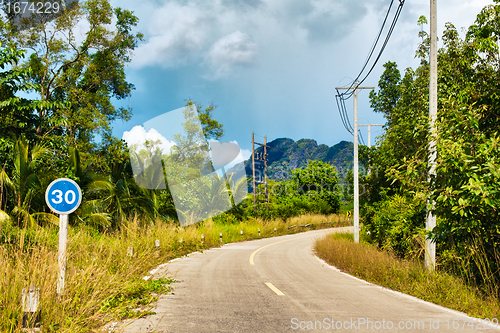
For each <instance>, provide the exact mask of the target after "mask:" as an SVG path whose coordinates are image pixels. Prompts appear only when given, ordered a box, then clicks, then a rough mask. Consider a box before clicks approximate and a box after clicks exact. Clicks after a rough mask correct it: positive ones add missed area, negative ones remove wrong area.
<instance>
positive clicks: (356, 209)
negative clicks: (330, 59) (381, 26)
mask: <svg viewBox="0 0 500 333" xmlns="http://www.w3.org/2000/svg"><path fill="white" fill-rule="evenodd" d="M351 88H352V87H337V88H335V89H337V90H340V89H351ZM358 89H375V87H359V86H355V87H354V94H353V96H354V117H353V122H354V131H353V136H354V168H353V176H354V214H353V215H354V216H353V217H354V242H355V243H359V162H358Z"/></svg>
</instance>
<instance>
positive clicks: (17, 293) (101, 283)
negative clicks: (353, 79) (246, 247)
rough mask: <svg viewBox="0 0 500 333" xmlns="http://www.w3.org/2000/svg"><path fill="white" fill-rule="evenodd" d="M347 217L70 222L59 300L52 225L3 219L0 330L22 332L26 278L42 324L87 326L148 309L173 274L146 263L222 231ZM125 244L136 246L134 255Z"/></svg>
mask: <svg viewBox="0 0 500 333" xmlns="http://www.w3.org/2000/svg"><path fill="white" fill-rule="evenodd" d="M349 224H350V221H348V220H347V219H346V217H345V216H344V215H330V216H325V215H304V216H300V217H294V218H290V219H287V220H286V221H284V220H281V219H275V220H273V221H265V220H262V219H260V218H256V219H251V220H245V221H240V222H237V223H234V224H224V223H217V222H214V221H213V220H207V221H205V222H203V223H200V224H197V225H190V226H188V227H186V228H181V227H179V225H178V224H176V223H175V221H170V222H164V221H156V223H154V224H146V225H144V223H142V222H141V221H140V220H138V219H128V220H126V221H125V222H124V224H123V227H122V228H121V229H120V230H116V231H113V232H109V233H100V232H97V231H96V230H95V229H92V228H88V227H84V226H79V227H75V228H70V230H69V236H68V238H69V244H68V259H67V264H68V267H67V272H66V287H65V293H64V295H63V296H62V299H61V300H60V301H58V299H57V295H56V281H57V274H58V264H57V255H58V252H57V251H58V235H57V231H58V230H57V228H56V227H46V228H36V229H35V228H32V229H26V228H18V227H14V226H9V225H5V224H3V225H2V229H1V230H0V237H1V240H2V244H1V245H0V295H2V297H1V298H0V331H1V332H21V328H22V316H23V312H22V302H21V292H22V289H23V288H25V287H27V286H30V285H35V286H37V287H38V288H40V295H41V317H40V318H41V325H42V326H43V331H44V332H90V331H92V330H96V329H98V328H100V327H102V326H103V325H105V324H106V323H109V322H114V321H120V320H123V319H126V318H138V317H142V316H146V315H148V314H151V313H152V311H151V305H152V304H154V301H155V300H156V299H157V297H158V295H159V294H166V293H170V292H175V291H174V290H171V289H170V283H171V282H173V281H172V280H171V279H169V278H167V277H164V278H161V279H157V280H144V279H143V277H144V276H146V275H147V274H148V271H150V270H151V269H153V268H155V267H156V266H158V265H159V264H162V263H166V262H168V261H169V260H170V259H173V258H177V257H180V256H183V255H186V254H188V253H191V252H194V251H201V250H203V249H208V248H211V247H217V246H220V245H221V242H220V233H222V235H223V236H222V240H223V243H227V242H237V241H242V240H247V239H255V238H259V232H258V230H259V229H260V231H261V235H260V237H262V238H264V237H273V236H276V235H283V234H289V233H296V232H301V231H306V230H311V229H316V228H325V227H332V226H334V227H336V226H346V225H349ZM306 225H308V226H307V227H305V226H306ZM275 228H276V232H275V231H274V229H275ZM241 230H243V235H241V233H240V231H241ZM202 234H203V235H204V238H203V242H202V239H201V235H202ZM157 239H158V240H159V241H160V247H159V248H158V249H157V248H156V247H155V241H156V240H157ZM129 247H133V249H134V250H133V252H134V254H133V256H132V257H131V256H129V255H128V250H129Z"/></svg>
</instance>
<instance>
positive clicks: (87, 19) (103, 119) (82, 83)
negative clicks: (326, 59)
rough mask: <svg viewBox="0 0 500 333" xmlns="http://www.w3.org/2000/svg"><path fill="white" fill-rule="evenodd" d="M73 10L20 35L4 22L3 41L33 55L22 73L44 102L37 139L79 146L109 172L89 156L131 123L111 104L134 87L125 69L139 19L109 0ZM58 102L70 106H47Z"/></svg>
mask: <svg viewBox="0 0 500 333" xmlns="http://www.w3.org/2000/svg"><path fill="white" fill-rule="evenodd" d="M73 5H74V6H73V8H71V9H70V10H69V9H67V10H66V12H65V13H64V15H61V16H59V17H57V18H56V19H54V20H53V21H50V22H44V21H43V20H42V21H41V22H40V24H38V25H36V26H34V27H32V28H30V29H26V30H22V31H19V30H18V29H17V27H16V26H15V25H12V24H10V23H9V22H7V21H6V18H4V19H3V21H2V22H0V39H1V40H2V41H3V42H4V43H5V44H6V45H8V46H9V47H10V46H13V47H17V48H22V49H28V50H29V51H30V53H31V54H30V57H29V59H28V60H27V61H24V62H23V63H22V64H21V68H24V69H27V68H30V69H31V73H30V75H29V79H30V80H29V82H30V83H31V84H32V90H33V91H35V92H36V93H37V94H38V96H39V98H40V104H39V105H38V107H37V108H36V110H35V113H36V118H37V124H36V131H35V133H36V136H37V137H38V138H43V137H47V136H49V135H56V136H57V137H58V140H59V141H62V142H63V144H65V145H69V146H75V147H78V148H79V149H80V151H81V153H82V154H84V155H85V157H86V158H87V159H90V160H92V162H91V164H92V166H93V168H95V169H99V168H101V169H105V168H106V163H105V162H104V161H103V160H102V158H101V157H99V155H97V154H91V153H92V152H94V151H95V150H97V149H98V147H97V146H98V145H97V144H96V143H95V142H94V138H95V136H96V135H97V134H101V135H102V136H105V135H110V134H111V123H112V122H113V121H114V120H117V119H122V120H127V119H129V118H130V115H131V110H130V109H125V108H115V107H114V106H113V104H112V99H113V98H115V99H123V98H126V97H128V96H130V93H131V91H132V90H133V88H134V87H133V85H132V84H130V83H128V82H127V81H126V78H125V71H124V69H125V64H126V63H127V62H129V61H130V58H129V53H130V51H132V50H133V49H134V48H135V47H136V46H137V42H138V41H139V40H140V39H141V38H142V35H141V34H139V33H138V34H133V33H132V32H131V30H132V28H133V27H134V26H136V25H137V22H138V20H137V17H135V16H134V15H133V13H132V12H130V11H128V10H123V9H121V8H115V9H113V8H112V7H111V6H110V4H109V1H108V0H87V1H83V2H81V3H78V2H75V3H73ZM61 8H62V7H61ZM113 22H114V27H113V28H112V26H111V24H112V23H113ZM83 23H85V24H86V25H88V27H89V28H88V30H87V31H86V32H85V34H84V36H83V40H81V41H79V40H78V33H77V32H78V30H79V29H80V27H81V26H82V24H83ZM55 101H59V102H66V104H65V105H64V107H63V106H61V105H58V106H56V107H54V106H51V104H48V103H51V102H55ZM42 106H47V107H42ZM108 171H109V170H108Z"/></svg>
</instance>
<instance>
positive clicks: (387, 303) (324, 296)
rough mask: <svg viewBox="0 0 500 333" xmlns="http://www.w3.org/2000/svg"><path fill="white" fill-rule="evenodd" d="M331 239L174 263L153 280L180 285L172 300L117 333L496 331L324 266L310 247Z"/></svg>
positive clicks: (295, 240) (248, 245)
mask: <svg viewBox="0 0 500 333" xmlns="http://www.w3.org/2000/svg"><path fill="white" fill-rule="evenodd" d="M341 229H343V228H341ZM337 230H338V229H337ZM329 232H334V230H333V229H328V230H316V231H310V232H306V233H300V234H295V235H287V236H282V237H275V238H267V239H260V240H254V241H247V242H241V243H233V244H227V245H224V246H223V247H221V248H216V249H211V250H208V251H205V252H204V253H195V254H192V255H190V256H188V257H184V258H181V259H178V260H175V261H173V262H171V263H169V264H168V265H165V266H163V267H162V268H161V269H158V270H157V272H156V273H155V274H154V275H155V276H162V275H163V276H165V275H166V276H169V277H174V278H175V279H176V280H178V281H179V282H178V283H176V284H175V292H174V295H165V296H162V297H161V298H160V300H159V302H158V305H157V307H156V309H155V310H154V311H155V312H156V313H157V314H156V315H153V316H150V317H148V318H144V319H139V320H135V321H133V322H130V321H128V322H125V323H122V325H121V329H116V330H115V332H118V331H119V332H130V333H131V332H134V333H135V332H172V333H183V332H193V333H200V332H207V333H214V332H252V333H255V332H266V333H267V332H328V331H351V332H391V331H392V332H405V331H408V332H477V331H480V330H486V329H488V331H489V332H494V331H497V330H495V329H494V328H493V327H491V326H486V325H485V324H482V323H479V322H472V320H471V319H470V318H467V317H465V316H464V315H463V314H461V313H458V312H454V311H451V310H448V309H445V308H442V307H438V306H435V305H433V304H430V303H427V302H423V301H421V300H418V299H415V298H413V297H409V296H406V295H402V294H400V293H395V292H392V291H389V290H387V289H384V288H381V287H379V286H376V285H372V284H369V283H367V282H364V281H361V280H359V279H356V278H353V277H351V276H349V275H347V274H344V273H341V272H340V271H338V270H336V269H334V268H332V267H331V266H329V265H327V264H325V263H324V262H322V261H320V260H319V259H318V258H317V257H315V256H314V254H313V252H312V245H313V242H314V240H315V239H317V238H319V237H322V236H323V235H325V234H326V233H329ZM499 332H500V331H499Z"/></svg>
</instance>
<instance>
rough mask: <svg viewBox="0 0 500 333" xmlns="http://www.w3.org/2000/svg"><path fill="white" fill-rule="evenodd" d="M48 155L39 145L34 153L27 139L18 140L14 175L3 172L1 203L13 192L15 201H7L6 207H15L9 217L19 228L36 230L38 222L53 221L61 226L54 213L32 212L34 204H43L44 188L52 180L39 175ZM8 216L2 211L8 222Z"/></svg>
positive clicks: (0, 185) (0, 212)
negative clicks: (27, 226) (41, 165)
mask: <svg viewBox="0 0 500 333" xmlns="http://www.w3.org/2000/svg"><path fill="white" fill-rule="evenodd" d="M48 152H49V150H48V149H46V148H45V147H43V146H42V145H39V144H36V145H35V146H33V148H32V149H31V151H30V149H29V145H28V143H27V142H26V139H24V138H21V139H19V140H17V141H16V144H15V146H14V150H13V154H14V169H13V172H12V176H11V177H9V175H8V174H7V172H6V171H5V167H4V168H3V169H2V171H1V172H0V204H1V203H2V201H3V200H4V198H3V196H4V195H5V196H7V195H8V194H10V193H12V194H11V198H13V200H10V202H9V200H8V199H7V200H6V202H7V203H6V205H5V206H6V209H7V207H8V206H9V203H10V205H11V206H13V208H12V209H11V211H10V214H8V215H10V216H11V217H13V218H14V219H15V220H16V221H17V224H18V225H21V223H22V222H24V223H25V224H26V225H29V226H31V227H33V226H35V225H37V221H40V222H52V223H54V224H56V225H57V224H58V223H59V219H58V218H57V216H55V215H53V214H50V213H44V212H34V213H33V212H32V203H33V202H36V203H38V204H39V205H43V201H44V199H43V198H44V189H45V187H44V186H43V185H45V184H46V183H47V180H48V179H50V178H49V177H50V176H49V175H48V174H44V175H42V173H41V172H39V170H40V169H39V166H40V164H41V158H42V157H43V155H45V154H47V153H48ZM6 214H7V213H6V212H5V211H3V210H0V215H2V216H3V217H4V219H5V218H6V217H5V216H6Z"/></svg>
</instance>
